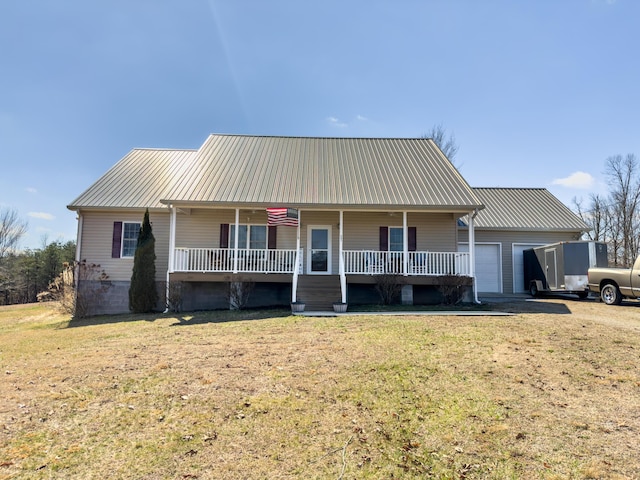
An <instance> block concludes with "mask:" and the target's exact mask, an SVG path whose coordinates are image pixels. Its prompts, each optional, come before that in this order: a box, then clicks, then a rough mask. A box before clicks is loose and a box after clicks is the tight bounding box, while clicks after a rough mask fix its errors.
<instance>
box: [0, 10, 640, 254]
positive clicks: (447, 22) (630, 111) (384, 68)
mask: <svg viewBox="0 0 640 480" xmlns="http://www.w3.org/2000/svg"><path fill="white" fill-rule="evenodd" d="M639 21H640V2H638V1H636V0H562V1H557V0H527V1H525V0H485V1H478V0H466V1H465V0H441V1H437V0H433V1H432V0H393V1H392V0H387V1H382V0H339V1H337V0H322V1H321V2H320V1H317V2H307V1H300V0H268V1H266V0H92V1H86V0H55V1H54V0H0V167H1V168H0V210H2V209H4V210H7V209H10V210H15V211H16V212H17V213H18V215H19V217H20V218H21V219H23V220H25V221H27V222H28V227H29V228H28V231H27V234H26V235H25V236H24V237H23V239H22V242H21V246H22V247H23V248H41V247H42V246H44V245H45V244H47V243H49V242H51V241H62V242H66V241H68V240H75V238H76V231H77V222H76V218H75V213H74V212H71V211H69V210H68V209H67V208H66V206H67V205H68V204H70V203H71V202H72V201H73V200H74V199H75V198H76V197H77V196H78V195H80V194H81V193H82V192H83V191H84V190H85V189H87V188H88V187H89V186H90V185H91V184H92V183H93V182H95V181H96V180H97V179H98V178H99V177H100V176H101V175H102V174H104V173H105V172H106V171H107V170H108V169H109V168H111V167H112V166H113V165H114V164H115V163H116V162H117V161H118V160H120V159H121V158H122V157H124V156H125V155H126V154H127V153H128V152H129V151H130V150H131V149H133V148H138V147H151V148H194V149H195V148H198V147H200V145H202V143H203V142H204V141H205V139H206V137H207V136H208V135H209V134H210V133H227V134H248V135H283V136H320V137H403V138H406V137H421V136H423V135H425V134H426V133H427V132H429V131H430V130H431V128H432V127H433V126H434V125H442V127H443V128H445V129H446V131H447V133H448V134H450V135H453V136H454V137H455V141H456V143H457V145H458V147H459V151H458V154H457V155H456V157H455V159H454V163H455V164H456V166H458V168H459V170H460V173H461V174H462V175H463V176H464V177H465V179H466V180H467V181H468V182H469V184H470V185H471V186H473V187H541V188H547V189H548V190H549V191H550V192H551V193H553V194H554V195H555V196H556V197H558V198H559V199H560V200H561V201H563V202H564V203H565V204H566V205H567V206H569V207H571V206H572V205H573V199H574V198H577V199H581V198H582V199H585V200H586V199H588V197H589V195H590V194H592V193H599V194H601V193H606V191H607V186H606V172H605V161H606V159H607V158H608V157H610V156H613V155H618V154H621V155H626V154H628V153H633V154H636V155H640V53H639V52H640V36H639V35H638V24H639Z"/></svg>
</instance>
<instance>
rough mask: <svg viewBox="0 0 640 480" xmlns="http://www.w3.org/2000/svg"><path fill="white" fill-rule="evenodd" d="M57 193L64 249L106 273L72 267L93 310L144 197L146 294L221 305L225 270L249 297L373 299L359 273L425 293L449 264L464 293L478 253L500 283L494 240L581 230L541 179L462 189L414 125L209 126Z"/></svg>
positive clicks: (128, 256)
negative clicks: (412, 132) (222, 129)
mask: <svg viewBox="0 0 640 480" xmlns="http://www.w3.org/2000/svg"><path fill="white" fill-rule="evenodd" d="M507 191H511V192H513V193H514V197H513V198H516V197H517V198H518V199H519V200H518V201H513V203H512V200H509V197H508V196H507V195H506V194H505V193H506V192H507ZM531 193H533V194H532V195H531V197H532V198H534V199H535V201H533V203H530V204H529V203H527V202H526V200H527V198H528V197H527V194H531ZM518 195H520V196H518ZM552 207H553V208H552ZM68 208H69V209H71V210H74V211H76V212H77V214H78V240H77V259H78V260H79V261H80V260H86V261H87V262H91V263H93V264H99V265H100V268H101V269H102V270H104V273H105V275H106V276H108V280H106V281H105V279H104V277H103V278H102V279H89V278H87V279H84V282H85V283H89V282H99V283H100V285H101V291H102V292H103V294H102V295H101V300H100V301H97V300H96V302H95V305H94V306H93V308H92V312H93V313H118V312H126V311H128V289H129V283H130V278H131V273H132V267H133V256H134V252H135V246H136V241H137V235H138V231H139V228H140V225H141V223H142V218H143V214H144V211H145V210H146V209H148V210H149V212H150V219H151V222H152V227H153V233H154V236H155V238H156V256H157V259H156V275H157V278H156V280H157V285H158V290H159V292H160V293H161V296H160V297H161V299H162V300H161V304H159V305H158V309H163V308H164V307H165V299H171V295H172V294H171V292H172V288H171V287H172V286H174V285H180V286H181V293H180V301H181V304H182V308H183V309H184V310H199V309H215V308H228V307H229V301H230V299H229V295H228V289H229V285H237V284H246V285H249V284H251V285H252V286H253V291H252V294H251V299H250V300H249V302H248V304H249V306H275V305H288V304H289V303H290V302H292V303H293V302H304V303H306V304H307V308H308V309H331V308H332V303H334V302H342V303H350V304H357V303H376V302H377V296H376V294H375V289H374V287H375V285H376V284H377V283H379V282H380V281H381V280H382V279H388V278H389V277H390V276H391V277H392V278H398V279H400V281H401V283H402V284H403V287H402V301H403V302H405V303H429V302H432V301H433V300H434V299H435V298H438V286H439V285H441V284H442V283H443V280H444V279H446V278H449V279H450V278H451V276H455V278H456V279H459V280H460V284H461V285H462V286H463V288H466V289H467V290H468V292H467V298H468V299H470V300H473V299H475V298H477V297H476V295H477V288H476V287H478V288H479V289H483V288H485V286H484V282H485V279H484V278H485V277H484V275H485V272H484V264H483V262H485V261H490V262H495V260H499V259H500V258H502V260H501V265H500V267H499V268H500V270H501V271H500V274H499V283H500V285H499V286H498V287H496V286H495V285H488V287H486V288H489V287H490V288H491V289H494V288H497V290H496V291H504V292H508V291H511V284H510V281H511V278H512V275H510V274H506V273H505V269H508V268H510V266H511V265H512V262H510V261H505V255H508V254H509V252H512V251H513V249H514V248H519V247H520V246H524V245H534V244H539V243H540V242H543V243H544V242H547V240H548V241H549V242H555V241H560V240H564V239H565V237H566V236H571V235H574V234H577V233H579V232H580V231H581V230H584V229H585V226H584V225H583V224H581V222H580V220H579V219H577V217H576V216H575V215H574V214H572V213H571V212H570V211H569V209H568V208H566V207H564V206H563V205H562V204H561V203H560V202H559V201H558V200H557V199H555V198H554V197H553V196H552V195H550V194H549V193H548V192H546V190H526V189H513V190H506V189H505V190H502V189H473V188H471V187H470V186H469V184H468V183H467V182H466V180H465V179H464V178H463V177H462V176H461V175H460V173H459V172H458V170H457V169H456V168H455V167H454V166H453V165H452V163H451V162H450V161H449V160H448V159H447V158H446V156H445V155H444V154H443V153H442V151H441V150H440V149H439V148H438V147H437V145H436V144H435V143H434V142H433V141H432V140H430V139H423V138H412V139H396V138H312V137H267V136H245V135H210V136H209V137H208V138H207V139H206V141H205V142H204V144H203V145H202V146H201V147H200V148H199V149H197V150H167V149H134V150H132V151H131V152H129V153H128V154H127V155H126V156H125V157H124V158H122V159H121V160H120V161H119V162H118V163H117V164H115V165H114V166H113V167H112V168H111V169H110V170H109V171H107V172H106V173H105V174H104V175H103V176H102V177H101V178H99V179H98V180H97V181H96V182H95V183H94V184H93V185H91V186H90V187H89V188H88V189H87V190H86V191H85V192H84V193H82V194H81V195H80V196H79V197H78V198H77V199H75V200H74V201H73V202H72V203H71V204H70V205H69V206H68ZM539 208H542V209H543V211H538V209H539ZM503 210H504V211H503ZM529 210H533V212H531V211H529ZM558 212H561V213H562V215H560V216H559V217H557V219H556V220H557V221H556V223H554V224H553V225H554V226H555V229H554V228H551V229H550V228H545V223H544V222H543V221H542V220H544V219H545V218H546V217H548V216H553V215H556V214H557V213H558ZM532 219H534V220H535V221H531V220H532ZM546 220H547V221H550V219H549V218H546ZM552 223H553V222H552ZM478 225H480V228H478ZM549 225H550V224H549ZM547 226H548V225H547ZM476 230H477V231H478V235H480V237H479V238H476ZM474 238H475V241H474ZM508 242H511V243H508ZM484 245H500V247H499V249H498V253H499V258H498V259H495V258H493V259H492V260H488V258H485V257H484V254H485V252H484V247H483V246H484ZM478 246H479V248H480V254H481V255H482V256H478V259H477V260H476V255H477V254H476V251H477V248H478ZM487 253H488V249H487ZM494 253H495V252H494ZM476 268H478V271H479V273H480V276H479V277H478V276H477V275H476ZM476 278H478V282H477V285H476V282H475V281H474V279H476ZM487 278H488V277H487ZM79 288H82V285H79ZM515 290H518V289H517V288H516V289H515Z"/></svg>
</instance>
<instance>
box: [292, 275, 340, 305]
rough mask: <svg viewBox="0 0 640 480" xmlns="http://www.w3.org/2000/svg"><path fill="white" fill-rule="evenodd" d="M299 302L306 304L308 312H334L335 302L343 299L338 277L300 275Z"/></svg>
mask: <svg viewBox="0 0 640 480" xmlns="http://www.w3.org/2000/svg"><path fill="white" fill-rule="evenodd" d="M297 298H298V301H301V302H304V303H305V305H306V306H305V310H307V311H325V310H329V311H332V310H333V302H339V301H340V300H341V299H342V293H341V291H340V277H339V276H338V275H300V276H299V277H298V295H297Z"/></svg>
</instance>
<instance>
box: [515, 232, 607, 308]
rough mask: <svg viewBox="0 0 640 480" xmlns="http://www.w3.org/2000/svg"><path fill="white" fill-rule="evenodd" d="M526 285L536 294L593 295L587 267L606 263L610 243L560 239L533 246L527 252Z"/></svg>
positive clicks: (530, 291) (525, 253) (584, 296)
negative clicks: (560, 240) (555, 241)
mask: <svg viewBox="0 0 640 480" xmlns="http://www.w3.org/2000/svg"><path fill="white" fill-rule="evenodd" d="M522 255H523V261H524V283H525V284H524V288H525V289H526V290H528V291H529V293H531V295H533V296H536V295H538V294H539V293H543V292H554V293H573V294H576V295H578V296H579V297H580V298H586V297H587V296H588V295H589V285H588V282H589V280H588V278H587V271H588V270H589V268H590V267H606V266H608V259H607V244H606V243H602V242H594V241H575V242H560V243H552V244H549V245H543V246H541V247H535V248H530V249H528V250H525V251H524V252H523V253H522Z"/></svg>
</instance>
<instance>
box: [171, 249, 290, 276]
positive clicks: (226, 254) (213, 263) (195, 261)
mask: <svg viewBox="0 0 640 480" xmlns="http://www.w3.org/2000/svg"><path fill="white" fill-rule="evenodd" d="M235 252H236V251H235V250H234V249H233V248H176V249H175V256H174V257H175V260H174V265H173V271H174V272H233V271H234V265H235V262H234V260H235V256H234V254H235ZM295 262H296V251H295V250H282V249H248V248H242V249H238V264H237V267H238V272H242V273H293V270H294V268H295Z"/></svg>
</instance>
